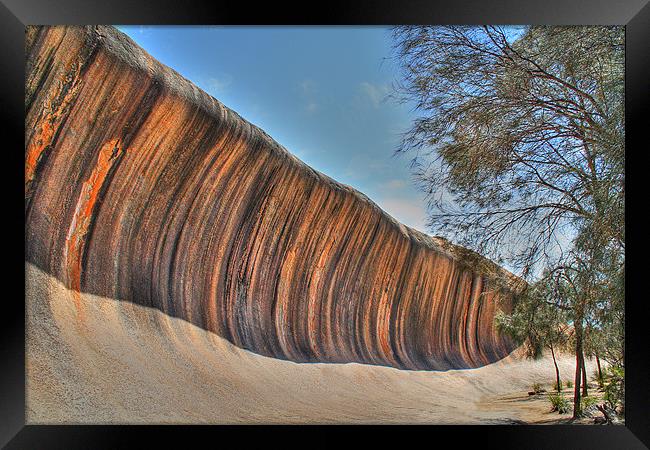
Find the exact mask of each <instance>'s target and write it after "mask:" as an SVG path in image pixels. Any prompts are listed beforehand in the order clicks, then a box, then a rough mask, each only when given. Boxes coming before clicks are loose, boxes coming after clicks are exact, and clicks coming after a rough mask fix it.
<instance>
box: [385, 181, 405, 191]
mask: <svg viewBox="0 0 650 450" xmlns="http://www.w3.org/2000/svg"><path fill="white" fill-rule="evenodd" d="M381 187H382V188H383V189H388V190H397V189H404V188H405V187H406V182H405V181H404V180H398V179H394V180H388V181H386V182H385V183H382V184H381Z"/></svg>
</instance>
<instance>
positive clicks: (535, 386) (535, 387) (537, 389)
mask: <svg viewBox="0 0 650 450" xmlns="http://www.w3.org/2000/svg"><path fill="white" fill-rule="evenodd" d="M533 392H534V393H535V395H539V394H541V393H543V392H545V390H544V387H543V386H542V384H541V383H533Z"/></svg>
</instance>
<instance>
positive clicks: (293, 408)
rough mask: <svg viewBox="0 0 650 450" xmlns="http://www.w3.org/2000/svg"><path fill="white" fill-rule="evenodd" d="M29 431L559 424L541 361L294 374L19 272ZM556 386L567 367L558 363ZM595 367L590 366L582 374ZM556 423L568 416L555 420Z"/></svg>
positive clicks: (150, 316)
mask: <svg viewBox="0 0 650 450" xmlns="http://www.w3.org/2000/svg"><path fill="white" fill-rule="evenodd" d="M26 283H27V286H26V304H27V306H26V307H27V327H28V331H27V368H26V372H27V381H26V388H27V389H26V392H27V394H26V395H27V422H28V423H30V424H35V423H48V424H52V423H123V424H126V423H219V424H225V423H434V424H436V423H438V424H442V423H457V424H459V423H463V424H465V423H504V422H507V421H509V420H524V421H527V422H530V421H532V422H543V421H545V420H552V419H557V418H559V417H561V416H558V415H557V414H555V413H550V412H549V411H548V409H549V404H548V402H547V400H546V399H545V398H544V397H537V398H533V397H528V395H527V394H526V392H527V391H528V390H530V388H531V386H532V384H533V383H535V382H542V383H545V384H546V385H547V388H548V386H550V385H551V384H552V383H553V382H554V378H555V373H554V369H553V364H552V362H551V361H550V359H549V358H545V359H542V360H539V361H528V360H523V359H520V358H517V357H515V356H514V355H511V356H509V357H508V358H506V359H504V360H502V361H499V362H497V363H495V364H491V365H489V366H485V367H482V368H478V369H471V370H453V371H447V372H426V371H403V370H398V369H393V368H388V367H379V366H369V365H362V364H296V363H292V362H288V361H281V360H277V359H273V358H267V357H264V356H260V355H256V354H253V353H251V352H248V351H245V350H242V349H239V348H237V347H235V346H233V345H232V344H230V343H229V342H227V341H226V340H224V339H222V338H220V337H219V336H217V335H215V334H213V333H210V332H207V331H204V330H202V329H200V328H198V327H196V326H194V325H191V324H189V323H188V322H185V321H183V320H180V319H175V318H172V317H169V316H167V315H165V314H163V313H161V312H160V311H158V310H155V309H151V308H145V307H141V306H137V305H134V304H131V303H129V302H125V301H118V300H114V299H108V298H103V297H98V296H94V295H88V294H79V293H76V292H73V291H70V290H68V289H66V288H65V287H64V286H63V285H62V284H61V283H60V282H59V281H58V280H56V279H55V278H53V277H51V276H49V275H48V274H46V273H44V272H42V271H41V270H39V269H38V268H36V267H35V266H33V265H31V264H26ZM560 370H561V373H562V375H563V377H564V378H565V379H570V378H572V377H573V371H574V360H573V358H572V357H571V356H568V355H567V356H563V357H561V359H560ZM592 370H593V365H592V364H588V371H589V373H592ZM564 417H566V416H564Z"/></svg>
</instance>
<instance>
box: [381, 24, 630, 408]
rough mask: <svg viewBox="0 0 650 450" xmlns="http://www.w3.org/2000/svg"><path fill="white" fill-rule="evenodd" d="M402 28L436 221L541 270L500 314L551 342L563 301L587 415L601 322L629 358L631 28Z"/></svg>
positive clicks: (399, 41)
mask: <svg viewBox="0 0 650 450" xmlns="http://www.w3.org/2000/svg"><path fill="white" fill-rule="evenodd" d="M394 38H395V50H396V57H397V58H398V62H399V64H400V65H401V69H402V81H401V82H400V83H398V84H397V86H396V95H397V97H398V98H399V99H401V100H402V101H404V102H409V103H412V104H413V105H414V106H415V110H416V111H418V112H419V113H420V116H419V117H418V118H417V119H416V120H415V121H414V123H413V126H412V127H411V128H410V130H408V131H407V132H406V133H405V135H404V138H403V140H402V143H401V145H400V147H399V148H398V149H397V152H398V153H400V152H403V153H406V152H408V153H409V154H411V155H412V167H413V170H414V174H415V178H416V180H417V182H418V184H419V186H420V187H421V188H422V189H423V190H424V191H425V192H426V193H427V200H428V204H429V211H430V214H429V221H428V225H429V227H430V228H431V229H432V230H434V231H436V232H440V233H443V234H445V235H446V236H451V237H452V238H454V239H455V240H457V241H460V243H461V244H464V245H465V246H467V247H471V248H472V249H474V250H476V251H478V252H479V253H483V254H485V255H487V256H491V257H493V258H495V259H497V260H498V261H499V262H504V261H507V262H508V263H509V264H510V266H511V267H513V268H514V269H515V270H517V271H518V272H519V274H520V275H521V276H522V277H524V278H525V279H527V280H529V281H534V279H537V281H536V282H534V283H533V285H532V287H531V288H529V292H530V293H531V295H528V294H527V295H522V296H521V298H520V300H519V304H518V305H516V306H515V311H514V313H513V314H512V315H510V316H508V317H506V316H504V315H502V316H501V318H500V319H499V320H500V321H501V323H500V326H501V327H502V328H503V329H504V330H506V331H509V332H510V333H512V334H514V335H517V336H519V337H520V338H521V337H522V336H526V339H527V340H528V342H530V343H532V345H533V346H535V345H538V346H539V345H541V344H540V343H543V342H552V341H554V339H555V336H554V335H553V333H554V331H553V330H554V329H555V328H554V327H549V326H547V325H548V323H547V322H548V321H550V322H553V321H552V320H551V319H550V317H551V316H552V314H551V312H552V313H553V314H558V317H560V316H562V317H564V320H566V324H567V325H568V326H570V327H571V328H572V329H573V347H574V351H575V356H576V373H575V383H574V386H575V387H574V417H578V416H579V415H580V401H581V395H582V394H583V392H581V387H583V388H584V394H586V392H587V391H586V380H587V377H586V373H585V372H584V369H583V367H584V353H585V343H587V344H586V345H587V346H588V351H589V352H592V349H591V348H590V347H589V345H591V344H590V343H591V342H592V341H593V342H595V340H593V339H592V340H590V336H591V333H593V336H594V337H596V336H599V337H600V338H601V342H602V344H603V345H604V346H605V348H602V349H599V350H598V354H603V355H604V354H607V355H608V357H609V358H612V360H616V359H617V358H620V361H621V364H622V354H623V353H622V351H621V348H622V345H623V344H622V342H623V341H622V330H623V290H622V286H623V280H624V260H625V232H624V230H625V227H624V217H625V171H624V165H625V148H624V31H623V28H622V27H543V26H535V27H517V28H515V27H494V26H484V27H466V26H463V27H459V26H447V27H429V26H401V27H396V28H395V29H394ZM535 305H536V306H537V307H539V306H540V305H541V306H544V309H543V312H540V313H535V315H531V308H532V309H534V306H535ZM546 305H548V306H549V307H550V308H551V309H550V310H549V311H546ZM547 314H551V315H550V316H545V315H547ZM558 320H559V319H558ZM558 378H559V375H558Z"/></svg>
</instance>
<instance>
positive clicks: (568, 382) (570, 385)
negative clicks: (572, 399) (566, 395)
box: [566, 380, 573, 388]
mask: <svg viewBox="0 0 650 450" xmlns="http://www.w3.org/2000/svg"><path fill="white" fill-rule="evenodd" d="M566 387H568V388H572V387H573V381H571V380H567V382H566Z"/></svg>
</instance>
